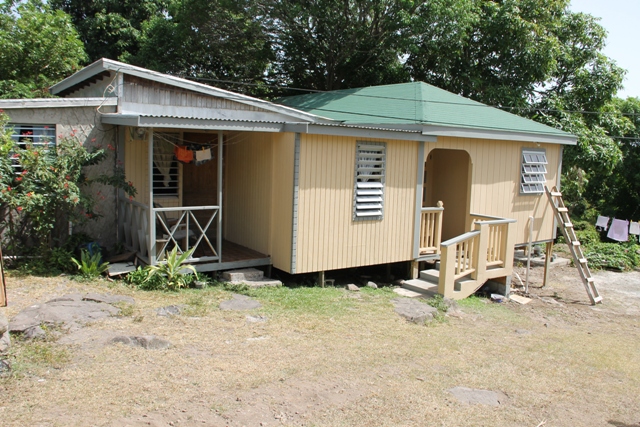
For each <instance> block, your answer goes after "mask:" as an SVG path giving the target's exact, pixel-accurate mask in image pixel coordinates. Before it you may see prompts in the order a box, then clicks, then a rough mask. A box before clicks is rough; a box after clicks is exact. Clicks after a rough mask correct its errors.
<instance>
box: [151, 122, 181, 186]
mask: <svg viewBox="0 0 640 427" xmlns="http://www.w3.org/2000/svg"><path fill="white" fill-rule="evenodd" d="M179 137H180V135H178V134H169V133H162V134H154V141H153V196H154V198H155V197H161V198H165V197H178V196H179V194H180V183H179V176H180V174H179V170H178V161H177V160H175V158H174V156H173V147H174V144H176V143H177V142H178V140H179V139H180V138H179Z"/></svg>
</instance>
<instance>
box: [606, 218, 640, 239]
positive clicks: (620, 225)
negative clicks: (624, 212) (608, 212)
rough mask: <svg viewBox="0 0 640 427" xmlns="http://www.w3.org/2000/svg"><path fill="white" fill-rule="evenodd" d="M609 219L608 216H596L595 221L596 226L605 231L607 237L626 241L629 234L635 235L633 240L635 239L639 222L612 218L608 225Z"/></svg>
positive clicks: (638, 232) (639, 234)
mask: <svg viewBox="0 0 640 427" xmlns="http://www.w3.org/2000/svg"><path fill="white" fill-rule="evenodd" d="M609 220H610V218H609V217H608V216H598V219H597V221H596V228H597V229H601V230H604V231H607V237H608V238H609V239H611V240H616V241H618V242H626V241H628V240H629V235H632V236H635V237H634V238H633V239H634V240H637V239H638V236H640V223H639V222H635V221H628V220H626V219H616V218H613V219H612V220H611V225H609Z"/></svg>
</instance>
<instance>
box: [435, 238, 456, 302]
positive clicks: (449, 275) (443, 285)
mask: <svg viewBox="0 0 640 427" xmlns="http://www.w3.org/2000/svg"><path fill="white" fill-rule="evenodd" d="M442 249H443V251H442V256H441V258H440V277H439V278H438V293H439V294H440V295H442V296H443V297H445V298H453V286H454V283H453V282H454V276H455V268H456V264H455V258H456V245H450V246H445V247H443V248H442ZM447 282H450V283H449V284H450V286H447Z"/></svg>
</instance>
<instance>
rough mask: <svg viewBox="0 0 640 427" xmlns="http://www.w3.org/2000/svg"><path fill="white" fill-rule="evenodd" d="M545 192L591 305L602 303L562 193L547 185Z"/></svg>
mask: <svg viewBox="0 0 640 427" xmlns="http://www.w3.org/2000/svg"><path fill="white" fill-rule="evenodd" d="M544 191H545V193H547V197H548V198H549V202H550V203H551V207H552V208H553V212H554V213H555V215H556V219H557V220H558V227H560V230H562V234H563V235H564V238H565V240H566V241H567V245H569V250H570V251H571V255H572V256H573V263H574V264H575V265H576V267H577V268H578V272H579V273H580V278H581V279H582V283H583V284H584V288H585V289H586V290H587V295H589V299H590V300H591V304H593V305H595V304H597V303H599V302H602V297H601V296H600V293H599V292H598V289H597V288H596V284H595V282H594V280H593V276H592V275H591V271H589V266H588V265H587V258H586V257H585V256H584V252H582V247H581V246H580V242H579V241H578V238H577V237H576V232H575V230H574V229H573V224H572V223H571V219H570V218H569V210H568V209H567V207H566V206H565V204H564V200H563V199H562V193H560V192H559V191H558V189H557V188H556V187H553V188H552V189H551V191H549V188H548V187H547V186H546V185H545V186H544Z"/></svg>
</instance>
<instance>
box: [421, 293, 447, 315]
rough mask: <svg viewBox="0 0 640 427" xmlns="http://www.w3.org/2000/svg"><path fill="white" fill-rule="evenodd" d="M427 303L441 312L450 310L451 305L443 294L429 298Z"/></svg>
mask: <svg viewBox="0 0 640 427" xmlns="http://www.w3.org/2000/svg"><path fill="white" fill-rule="evenodd" d="M426 303H427V304H429V305H430V306H431V307H433V308H436V309H438V311H439V312H440V313H446V312H447V311H448V310H449V306H448V305H447V304H446V303H445V302H444V298H443V297H442V295H434V296H433V298H429V299H428V300H427V301H426Z"/></svg>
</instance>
